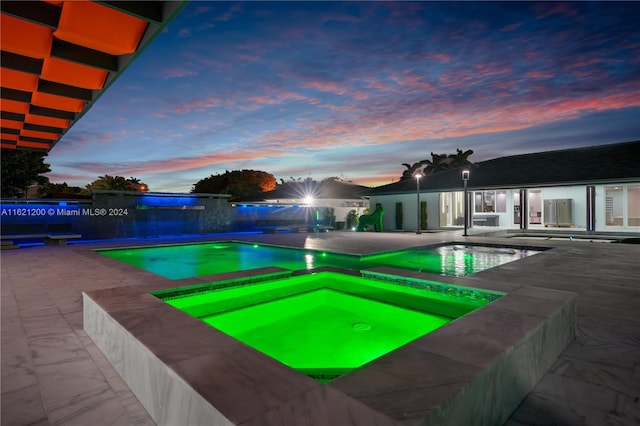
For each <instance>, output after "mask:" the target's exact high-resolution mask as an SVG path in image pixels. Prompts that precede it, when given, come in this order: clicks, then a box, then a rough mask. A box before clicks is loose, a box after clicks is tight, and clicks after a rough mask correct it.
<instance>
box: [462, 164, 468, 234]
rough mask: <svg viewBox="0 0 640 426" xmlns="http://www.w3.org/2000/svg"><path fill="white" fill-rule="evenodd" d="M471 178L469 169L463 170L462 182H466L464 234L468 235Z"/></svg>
mask: <svg viewBox="0 0 640 426" xmlns="http://www.w3.org/2000/svg"><path fill="white" fill-rule="evenodd" d="M468 180H469V170H463V171H462V182H464V234H462V235H464V236H465V237H466V236H467V225H468V224H469V197H467V181H468Z"/></svg>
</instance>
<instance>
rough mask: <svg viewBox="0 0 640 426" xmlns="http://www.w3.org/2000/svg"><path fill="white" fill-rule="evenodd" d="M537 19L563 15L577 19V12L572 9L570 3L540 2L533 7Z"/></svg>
mask: <svg viewBox="0 0 640 426" xmlns="http://www.w3.org/2000/svg"><path fill="white" fill-rule="evenodd" d="M534 11H535V13H536V18H537V19H544V18H548V17H549V16H553V15H565V16H570V17H578V16H579V15H578V12H577V11H576V10H575V9H572V7H571V5H570V3H566V2H542V3H538V4H536V5H535V6H534Z"/></svg>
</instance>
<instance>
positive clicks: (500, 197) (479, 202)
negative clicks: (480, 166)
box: [474, 191, 507, 213]
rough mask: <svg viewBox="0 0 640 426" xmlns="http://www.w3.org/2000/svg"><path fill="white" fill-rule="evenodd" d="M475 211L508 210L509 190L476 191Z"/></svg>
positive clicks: (500, 211) (503, 211) (501, 211)
mask: <svg viewBox="0 0 640 426" xmlns="http://www.w3.org/2000/svg"><path fill="white" fill-rule="evenodd" d="M474 211H475V212H476V213H496V212H497V213H505V212H506V211H507V192H506V191H482V192H480V191H477V192H474Z"/></svg>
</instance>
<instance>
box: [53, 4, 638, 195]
mask: <svg viewBox="0 0 640 426" xmlns="http://www.w3.org/2000/svg"><path fill="white" fill-rule="evenodd" d="M638 16H640V2H615V3H610V2H601V1H593V2H591V1H590V2H575V3H556V2H533V3H525V2H504V3H502V2H487V3H484V2H462V3H445V2H410V3H404V2H394V3H383V2H355V3H351V2H279V3H271V2H240V3H227V2H202V1H193V2H191V3H190V4H188V5H187V7H186V8H185V9H184V10H183V11H182V12H181V13H180V14H179V15H178V16H177V18H176V19H175V20H174V21H172V22H171V24H170V25H169V27H168V28H167V29H166V30H165V31H164V32H163V33H162V34H160V35H159V36H158V37H157V38H156V39H155V41H154V42H153V43H152V44H151V46H149V47H148V48H147V49H146V50H145V51H144V52H142V54H141V55H140V56H139V57H138V58H137V59H136V60H135V61H134V62H133V63H132V65H131V66H130V67H129V68H128V69H127V70H126V71H125V72H124V73H123V74H122V75H121V76H120V78H119V79H118V80H117V81H116V82H115V83H114V84H113V85H112V86H111V87H110V88H109V89H107V91H106V92H105V93H104V94H103V96H102V97H101V98H100V99H99V100H98V101H97V102H96V103H95V104H94V106H93V107H92V108H91V109H90V110H89V112H88V113H87V114H86V115H85V116H84V117H82V118H81V119H80V120H79V121H78V122H77V123H76V124H75V125H74V126H73V127H72V128H71V129H70V130H69V131H68V132H67V134H66V135H64V136H63V137H62V139H61V140H60V142H58V144H57V145H56V146H55V147H54V148H53V149H52V150H51V152H50V153H49V156H48V157H47V159H46V161H47V162H48V163H50V164H51V169H52V172H51V173H49V174H48V176H49V179H50V180H51V181H52V182H55V183H61V182H67V183H68V184H69V185H77V186H83V187H84V186H85V185H87V184H88V183H90V182H91V181H93V180H95V179H96V178H97V177H98V176H99V175H104V174H109V175H120V176H124V177H136V178H139V179H140V180H141V181H142V182H145V183H147V184H148V185H149V187H150V190H151V191H166V192H189V191H190V190H191V187H192V185H193V184H194V183H196V182H197V181H198V180H200V179H202V178H205V177H208V176H210V175H211V174H218V173H224V172H225V170H229V171H231V170H239V169H254V170H262V171H266V172H268V173H271V174H273V175H274V176H275V177H276V179H278V181H280V179H285V180H289V179H290V177H294V178H296V179H297V178H298V177H301V178H307V177H311V178H313V179H316V180H321V179H323V178H326V177H330V176H339V177H342V178H344V179H346V180H351V181H353V182H355V183H358V184H361V185H368V186H376V185H381V184H387V183H390V182H393V181H397V180H398V179H399V177H400V176H401V174H402V172H403V170H405V167H404V166H402V163H414V162H417V161H419V160H422V159H425V158H430V157H431V156H430V153H431V152H434V153H454V152H455V150H456V148H461V149H463V150H467V149H472V150H474V154H473V155H472V156H471V157H470V160H471V161H473V162H479V161H483V160H488V159H491V158H495V157H499V156H506V155H514V154H520V153H527V152H540V151H548V150H552V149H563V148H574V147H579V146H589V145H597V144H606V143H615V142H624V141H632V140H638V139H640V29H639V27H638V26H637V23H638Z"/></svg>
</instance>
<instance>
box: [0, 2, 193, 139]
mask: <svg viewBox="0 0 640 426" xmlns="http://www.w3.org/2000/svg"><path fill="white" fill-rule="evenodd" d="M186 3H187V2H184V1H95V2H94V1H58V0H45V1H2V2H0V9H1V12H2V13H1V17H0V18H1V20H0V46H1V48H2V56H1V57H0V65H1V67H0V85H1V86H2V88H1V91H0V95H1V99H0V109H1V121H2V140H1V147H2V148H6V149H27V150H37V151H43V152H48V151H49V150H51V148H53V146H54V145H55V144H56V143H57V142H58V141H59V140H60V138H61V137H62V136H63V135H64V134H65V133H66V132H67V130H69V128H70V127H71V126H72V125H73V124H74V123H75V122H76V121H77V120H79V119H80V117H82V115H83V114H84V113H85V112H87V111H88V110H89V108H91V106H92V105H93V103H94V102H95V101H96V100H97V99H98V98H99V97H100V96H101V95H102V93H103V92H104V91H105V90H107V88H108V87H109V86H110V85H111V84H112V83H113V82H114V80H115V79H116V78H118V76H119V75H120V74H121V73H122V72H123V71H124V70H125V69H126V68H127V66H128V65H129V64H130V63H131V62H132V61H133V60H134V59H135V58H136V57H137V56H138V55H139V54H140V53H141V52H142V51H143V50H144V49H145V48H146V47H147V46H148V45H149V44H150V43H151V41H152V40H153V39H154V38H155V37H156V36H157V35H158V34H159V33H160V32H161V31H162V30H163V29H164V27H165V26H167V24H168V23H169V22H170V21H171V20H172V19H173V18H174V17H175V16H176V15H177V14H178V13H179V12H180V10H182V8H183V7H184V6H185V5H186Z"/></svg>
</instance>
